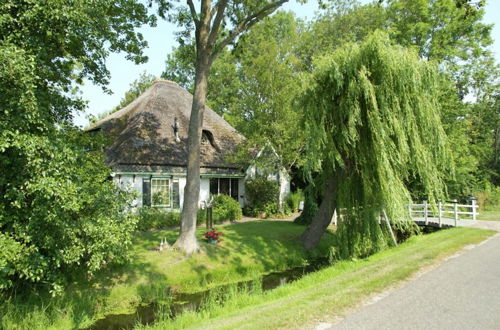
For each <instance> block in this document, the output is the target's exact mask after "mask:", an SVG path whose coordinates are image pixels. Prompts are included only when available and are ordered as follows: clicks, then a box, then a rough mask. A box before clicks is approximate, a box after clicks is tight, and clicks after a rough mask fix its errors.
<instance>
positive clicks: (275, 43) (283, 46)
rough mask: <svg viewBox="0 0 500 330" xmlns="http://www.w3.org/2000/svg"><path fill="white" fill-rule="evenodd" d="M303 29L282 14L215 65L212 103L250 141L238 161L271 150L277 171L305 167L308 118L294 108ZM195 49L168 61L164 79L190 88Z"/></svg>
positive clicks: (177, 52)
mask: <svg viewBox="0 0 500 330" xmlns="http://www.w3.org/2000/svg"><path fill="white" fill-rule="evenodd" d="M303 29H304V26H303V24H302V22H300V21H298V20H297V19H296V18H295V17H294V15H293V14H291V13H285V12H278V13H276V14H275V15H273V16H272V17H268V18H266V19H264V20H262V22H260V23H259V24H256V25H255V26H254V27H253V28H252V30H251V31H249V32H248V33H247V34H246V35H245V36H244V38H241V39H240V40H239V42H238V44H237V45H236V46H235V47H234V48H233V49H232V50H231V51H224V52H222V53H221V55H220V56H219V57H218V59H217V60H216V61H215V62H214V63H213V65H212V67H211V71H210V77H209V81H208V86H209V91H208V94H207V99H208V101H207V102H208V104H209V105H210V107H212V108H213V109H214V110H215V111H216V112H217V113H219V114H221V115H223V116H224V118H225V119H226V120H227V121H228V122H229V123H230V124H231V125H232V126H233V127H235V128H236V129H237V130H238V131H239V132H241V133H242V134H243V135H244V136H245V137H246V138H247V140H246V143H245V144H244V145H243V146H242V148H240V149H241V154H240V155H238V156H239V157H238V159H240V160H244V161H245V162H248V159H252V158H253V156H252V155H249V152H250V151H251V150H260V149H261V148H263V147H264V146H272V149H273V150H274V151H275V152H276V154H277V155H278V158H279V159H278V164H276V162H275V157H273V167H276V166H283V167H285V168H286V169H290V168H291V167H292V166H299V165H300V163H301V157H300V155H301V151H302V150H303V146H304V139H303V136H302V135H303V130H301V124H302V121H303V113H302V111H301V109H300V108H298V107H295V106H294V103H295V99H296V96H297V94H298V93H299V91H300V90H301V88H302V85H301V83H300V75H301V74H302V69H303V66H302V61H301V59H300V58H299V51H300V49H299V46H300V36H301V33H302V30H303ZM188 50H191V51H193V48H192V47H191V46H187V47H186V46H181V47H179V48H177V49H176V50H175V51H174V53H173V55H171V56H170V57H169V59H168V60H167V66H166V70H165V72H164V73H163V75H162V76H163V77H165V78H167V79H180V81H181V84H183V85H184V86H185V87H186V88H190V86H192V83H193V80H192V79H193V75H192V72H193V71H194V63H193V62H192V61H186V58H191V59H193V56H192V55H190V54H192V53H191V51H188ZM261 165H262V164H261Z"/></svg>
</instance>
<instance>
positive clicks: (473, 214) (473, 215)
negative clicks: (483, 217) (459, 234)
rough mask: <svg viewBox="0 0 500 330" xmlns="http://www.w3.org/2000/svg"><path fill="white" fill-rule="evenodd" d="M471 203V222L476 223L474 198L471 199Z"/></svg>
mask: <svg viewBox="0 0 500 330" xmlns="http://www.w3.org/2000/svg"><path fill="white" fill-rule="evenodd" d="M471 203H472V220H474V221H476V198H475V197H472V198H471Z"/></svg>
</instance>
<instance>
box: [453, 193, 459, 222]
mask: <svg viewBox="0 0 500 330" xmlns="http://www.w3.org/2000/svg"><path fill="white" fill-rule="evenodd" d="M453 203H454V205H453V212H454V213H455V227H456V226H457V221H458V201H457V200H456V199H454V200H453Z"/></svg>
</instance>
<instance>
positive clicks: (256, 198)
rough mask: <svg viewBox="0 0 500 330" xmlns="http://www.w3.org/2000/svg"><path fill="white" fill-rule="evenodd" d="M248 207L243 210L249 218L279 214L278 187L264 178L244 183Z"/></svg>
mask: <svg viewBox="0 0 500 330" xmlns="http://www.w3.org/2000/svg"><path fill="white" fill-rule="evenodd" d="M245 191H246V196H247V200H248V207H247V208H245V210H246V211H247V212H249V213H248V215H250V216H253V217H255V216H263V217H266V216H271V215H275V214H278V213H279V207H278V198H279V186H278V183H276V182H274V181H269V180H267V179H266V178H256V179H253V180H248V181H247V182H246V183H245Z"/></svg>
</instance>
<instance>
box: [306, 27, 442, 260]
mask: <svg viewBox="0 0 500 330" xmlns="http://www.w3.org/2000/svg"><path fill="white" fill-rule="evenodd" d="M437 84H438V76H437V71H436V68H435V66H434V65H432V64H431V63H426V62H423V61H421V60H420V59H419V58H418V56H417V54H415V53H414V52H411V51H408V50H405V49H403V48H402V47H400V46H393V45H391V43H390V41H389V40H388V38H387V36H385V35H383V34H381V33H376V34H374V35H373V36H371V37H369V38H367V40H366V41H364V42H362V43H361V44H360V45H356V44H350V45H346V46H345V47H343V48H341V49H338V50H337V51H335V52H334V53H332V54H331V55H329V56H325V57H324V58H322V59H320V60H319V61H318V62H317V64H316V69H315V71H314V73H313V75H312V77H311V80H310V82H309V87H308V88H307V90H306V92H305V93H304V95H303V96H302V99H303V107H304V111H305V112H306V127H307V131H308V149H307V152H308V155H307V156H308V157H307V159H308V162H307V163H306V169H307V171H308V172H309V173H313V172H320V173H321V175H322V177H324V178H325V179H324V180H323V184H322V187H323V191H324V192H323V200H322V202H321V205H320V207H319V211H318V213H317V214H316V216H315V217H314V219H313V220H312V223H311V226H310V227H309V228H308V229H307V230H306V231H305V232H304V233H303V234H302V236H301V238H300V240H301V242H302V244H303V245H304V247H305V248H307V249H309V248H312V247H314V246H316V245H317V244H318V242H319V239H320V237H321V235H322V234H323V232H324V231H325V229H326V227H327V226H328V224H329V223H330V220H331V218H332V215H333V212H334V210H335V209H338V210H341V212H343V214H344V220H343V221H342V222H340V224H339V235H340V236H339V237H340V240H341V242H342V244H341V245H340V246H341V251H340V253H341V255H342V256H356V255H358V256H359V255H367V254H369V253H372V252H374V251H376V250H377V249H379V248H380V247H381V245H382V244H383V236H382V232H381V229H380V227H379V225H378V222H377V221H376V219H377V217H378V215H379V214H380V212H381V211H382V210H383V209H385V210H386V211H387V214H388V215H389V217H390V219H391V220H392V221H394V222H395V223H398V224H400V225H401V226H404V224H405V223H407V224H408V225H409V222H407V221H406V222H405V219H407V210H406V208H405V207H404V205H405V204H406V203H408V202H409V201H410V195H409V192H408V189H407V187H406V184H405V181H406V180H408V179H409V178H410V177H418V178H419V180H420V182H421V184H422V186H423V189H424V190H425V192H426V195H428V196H430V197H431V199H432V198H435V197H437V196H441V194H442V188H443V184H442V173H443V171H444V170H445V166H446V164H447V160H448V159H449V157H448V154H449V153H448V149H447V144H446V137H445V133H444V130H443V128H442V125H441V121H440V117H439V108H438V107H439V103H438V100H437V95H436V90H437V89H436V87H437Z"/></svg>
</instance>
